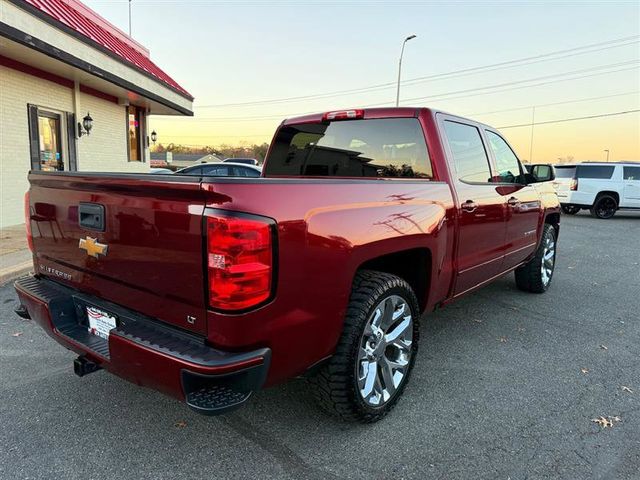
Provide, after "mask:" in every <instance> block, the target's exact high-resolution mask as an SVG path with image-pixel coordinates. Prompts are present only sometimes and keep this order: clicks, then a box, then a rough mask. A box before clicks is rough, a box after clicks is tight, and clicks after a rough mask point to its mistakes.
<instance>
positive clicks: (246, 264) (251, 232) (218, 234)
mask: <svg viewBox="0 0 640 480" xmlns="http://www.w3.org/2000/svg"><path fill="white" fill-rule="evenodd" d="M272 225H273V222H272V221H270V220H267V219H265V220H260V219H257V218H256V217H251V218H245V217H231V216H230V217H226V216H213V217H207V269H208V274H209V305H210V306H211V307H213V308H218V309H221V310H244V309H247V308H250V307H254V306H256V305H258V304H260V303H262V302H264V301H265V300H267V299H268V298H269V297H270V296H271V289H272V282H273V256H274V254H273V239H272V231H271V226H272Z"/></svg>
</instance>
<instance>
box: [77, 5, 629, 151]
mask: <svg viewBox="0 0 640 480" xmlns="http://www.w3.org/2000/svg"><path fill="white" fill-rule="evenodd" d="M84 1H85V3H86V4H87V5H88V6H90V7H91V8H93V9H94V10H96V11H97V12H98V13H100V14H101V15H102V16H104V17H105V18H106V19H107V20H109V21H111V22H112V23H114V24H115V25H116V26H118V27H120V28H121V29H122V30H124V31H127V30H128V2H127V0H109V1H107V0H84ZM132 12H133V14H132V23H133V28H132V33H133V35H132V36H133V37H134V38H135V39H136V40H138V41H139V42H141V43H142V44H143V45H145V46H146V47H148V48H149V49H150V50H151V56H152V58H153V59H154V61H155V62H156V63H157V64H158V65H159V66H161V67H162V68H163V69H165V70H166V71H167V72H168V73H169V74H170V75H171V76H173V77H174V78H175V79H176V80H177V81H178V82H179V83H180V84H181V85H182V86H184V87H185V88H186V89H187V90H189V91H190V92H191V94H192V95H194V96H195V102H194V110H195V116H194V117H193V118H176V117H159V116H155V117H152V118H151V121H150V126H151V128H153V129H155V130H156V131H157V132H158V137H159V141H160V142H161V143H163V144H167V143H171V142H173V143H181V144H188V145H194V146H201V145H219V144H223V143H226V144H240V143H262V142H265V141H266V142H268V141H270V139H271V136H272V135H273V131H274V130H275V128H276V127H277V125H278V124H279V123H280V121H281V120H282V119H283V118H285V117H287V116H293V115H296V114H300V113H307V112H314V111H328V110H336V109H343V108H349V107H359V106H391V105H393V103H394V102H395V81H396V76H397V62H398V56H399V53H400V47H401V44H402V41H403V39H404V38H405V37H406V36H407V35H410V34H415V35H417V38H415V39H414V40H411V41H410V42H409V43H407V46H406V50H405V55H404V62H403V75H402V78H403V80H404V81H405V84H404V85H403V86H402V90H401V105H403V106H431V107H434V108H438V109H443V110H446V111H449V112H451V113H455V114H459V115H465V116H470V117H473V118H474V119H477V120H480V121H483V122H485V123H488V124H490V125H492V126H495V127H498V128H501V127H512V126H514V125H523V124H526V126H520V127H518V126H515V127H512V128H503V129H502V130H503V132H504V134H505V136H506V137H507V139H508V140H509V141H510V142H511V143H512V145H513V146H514V147H515V148H516V150H517V152H518V154H519V156H520V158H522V159H525V160H529V159H530V151H531V150H532V153H533V155H532V158H533V161H536V162H543V161H556V160H557V159H558V158H562V157H567V156H572V157H574V159H575V160H576V161H579V160H603V159H604V158H605V155H606V154H605V153H604V152H603V150H605V149H609V150H610V151H611V160H625V159H626V160H640V112H638V111H636V112H631V113H626V114H621V115H612V116H603V117H599V118H592V119H585V120H576V121H567V122H562V123H547V124H539V125H535V126H534V129H533V145H532V144H531V134H532V128H531V126H530V123H531V121H532V114H533V108H532V107H534V106H535V107H536V108H535V122H536V123H544V122H552V121H556V120H564V119H573V118H577V117H589V116H596V115H603V114H614V113H618V112H627V111H631V110H640V43H639V42H640V3H639V2H637V1H629V2H608V1H607V2H605V1H602V2H588V1H580V2H577V1H575V2H553V3H551V2H544V1H534V2H498V1H487V2H481V1H466V2H417V1H406V0H405V1H403V0H399V1H395V2H392V1H380V0H377V1H369V2H358V1H345V2H340V1H324V2H320V1H307V2H304V3H303V2H290V1H284V0H271V1H269V2H260V1H257V0H252V1H244V2H243V1H235V2H234V1H230V0H229V1H223V0H219V1H212V0H208V1H207V0H181V1H178V0H133V3H132ZM549 54H551V55H549ZM496 64H499V65H496ZM476 67H486V68H476ZM470 69H471V71H469V70H470ZM464 70H467V71H464ZM461 71H462V72H461ZM452 72H457V73H455V74H452ZM443 74H448V75H443ZM425 77H426V78H425ZM367 87H375V88H367ZM345 91H347V92H345ZM336 92H342V93H336ZM292 97H298V98H293V99H292ZM300 97H301V98H300ZM309 97H310V98H309ZM532 146H533V148H531V147H532Z"/></svg>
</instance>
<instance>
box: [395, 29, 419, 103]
mask: <svg viewBox="0 0 640 480" xmlns="http://www.w3.org/2000/svg"><path fill="white" fill-rule="evenodd" d="M414 38H416V36H415V35H409V36H408V37H407V38H405V39H404V42H402V50H400V61H399V62H398V88H397V89H396V107H397V106H398V105H400V75H401V73H402V55H404V45H405V44H406V43H407V42H408V41H409V40H413V39H414Z"/></svg>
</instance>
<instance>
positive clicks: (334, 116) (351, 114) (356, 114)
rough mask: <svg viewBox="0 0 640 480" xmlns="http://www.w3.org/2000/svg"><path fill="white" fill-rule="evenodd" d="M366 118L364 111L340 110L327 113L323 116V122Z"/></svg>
mask: <svg viewBox="0 0 640 480" xmlns="http://www.w3.org/2000/svg"><path fill="white" fill-rule="evenodd" d="M363 117H364V110H340V111H337V112H327V113H325V114H324V115H322V121H324V122H326V121H328V120H356V119H359V118H363Z"/></svg>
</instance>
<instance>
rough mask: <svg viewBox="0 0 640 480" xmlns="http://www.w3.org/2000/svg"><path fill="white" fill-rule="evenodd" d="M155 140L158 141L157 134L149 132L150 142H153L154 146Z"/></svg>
mask: <svg viewBox="0 0 640 480" xmlns="http://www.w3.org/2000/svg"><path fill="white" fill-rule="evenodd" d="M156 140H158V134H157V133H156V131H155V130H154V131H153V132H151V141H152V142H153V144H154V145H155V144H156Z"/></svg>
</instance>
